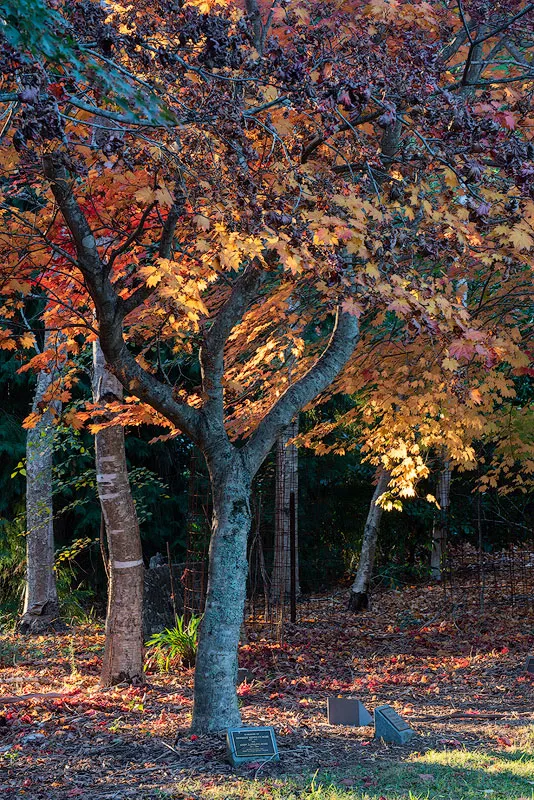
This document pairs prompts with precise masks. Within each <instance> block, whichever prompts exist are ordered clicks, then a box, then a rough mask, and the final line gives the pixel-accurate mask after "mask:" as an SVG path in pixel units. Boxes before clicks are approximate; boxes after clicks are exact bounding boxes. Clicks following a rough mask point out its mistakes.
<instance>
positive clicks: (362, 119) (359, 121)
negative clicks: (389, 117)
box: [300, 111, 382, 164]
mask: <svg viewBox="0 0 534 800" xmlns="http://www.w3.org/2000/svg"><path fill="white" fill-rule="evenodd" d="M381 114H382V111H375V112H374V113H372V114H364V115H360V116H358V117H356V118H355V119H353V120H351V121H350V122H349V121H347V122H345V123H341V124H339V125H336V128H335V130H334V132H333V133H332V134H331V135H334V134H335V133H341V131H348V130H350V129H351V128H353V127H355V126H356V125H364V124H365V123H366V122H372V121H373V120H375V119H378V117H380V116H381ZM329 138H330V137H329V136H325V135H324V134H322V133H318V134H317V135H316V136H314V137H313V139H311V140H310V141H309V142H308V144H307V145H305V147H304V148H303V150H302V155H301V157H300V160H301V163H302V164H305V163H306V161H307V160H308V158H309V157H310V156H311V154H312V153H313V152H314V151H315V150H317V148H318V147H320V145H322V144H324V142H326V140H327V139H329Z"/></svg>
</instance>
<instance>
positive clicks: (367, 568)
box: [348, 470, 390, 612]
mask: <svg viewBox="0 0 534 800" xmlns="http://www.w3.org/2000/svg"><path fill="white" fill-rule="evenodd" d="M389 478H390V475H389V472H387V471H385V470H381V471H380V474H379V475H378V480H377V483H376V486H375V490H374V492H373V497H372V499H371V504H370V506H369V512H368V514H367V519H366V521H365V528H364V530H363V539H362V549H361V553H360V561H359V563H358V570H357V572H356V577H355V579H354V583H353V584H352V586H351V589H350V595H349V604H348V609H349V611H354V612H358V611H361V610H362V609H365V608H368V606H369V589H370V586H371V578H372V576H373V567H374V563H375V552H376V542H377V539H378V531H379V529H380V520H381V519H382V507H381V506H377V504H376V501H377V500H378V498H379V497H380V495H381V494H383V493H384V492H385V490H386V487H387V485H388V483H389Z"/></svg>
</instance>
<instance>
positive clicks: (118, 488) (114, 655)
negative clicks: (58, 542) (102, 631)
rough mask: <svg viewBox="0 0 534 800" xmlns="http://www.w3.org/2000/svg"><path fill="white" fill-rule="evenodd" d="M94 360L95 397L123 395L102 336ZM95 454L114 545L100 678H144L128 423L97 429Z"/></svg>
mask: <svg viewBox="0 0 534 800" xmlns="http://www.w3.org/2000/svg"><path fill="white" fill-rule="evenodd" d="M93 366H94V376H93V396H94V400H95V402H98V403H103V404H105V403H106V402H112V401H114V400H120V399H122V386H121V384H120V383H119V382H118V381H117V379H116V378H115V377H114V376H113V375H112V374H111V373H110V372H109V371H108V370H107V369H106V364H105V360H104V355H103V353H102V350H101V348H100V344H99V342H98V341H97V342H95V343H94V345H93ZM104 413H105V412H104ZM106 420H107V421H109V415H106ZM95 454H96V480H97V487H98V497H99V500H100V504H101V507H102V514H103V517H104V523H105V528H106V534H107V541H108V549H109V586H108V608H107V616H106V643H105V648H104V659H103V664H102V673H101V676H100V684H101V686H114V685H115V684H117V683H122V682H124V681H126V682H128V683H142V682H143V573H144V567H143V553H142V548H141V537H140V535H139V525H138V522H137V514H136V512H135V505H134V502H133V499H132V494H131V491H130V483H129V480H128V470H127V466H126V454H125V449H124V429H123V428H122V427H121V426H120V425H115V426H113V427H109V428H104V429H103V430H101V431H99V432H98V433H97V434H96V435H95Z"/></svg>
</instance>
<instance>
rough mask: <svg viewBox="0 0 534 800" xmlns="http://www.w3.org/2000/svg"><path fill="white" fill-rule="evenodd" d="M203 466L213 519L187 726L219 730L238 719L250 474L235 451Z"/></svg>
mask: <svg viewBox="0 0 534 800" xmlns="http://www.w3.org/2000/svg"><path fill="white" fill-rule="evenodd" d="M208 461H209V459H208ZM208 466H209V470H210V477H211V486H212V494H213V523H212V537H211V544H210V554H209V575H208V590H207V594H206V606H205V610H204V617H203V619H202V623H201V633H200V638H199V648H198V653H197V659H196V668H195V705H194V710H193V723H192V731H193V732H195V731H196V732H202V733H206V732H209V731H221V730H223V729H225V728H228V727H232V726H236V725H239V724H240V721H241V717H240V713H239V708H238V704H237V695H236V681H237V648H238V644H239V635H240V629H241V624H242V622H243V613H244V607H245V593H246V578H247V572H248V561H247V538H248V534H249V530H250V524H251V511H250V486H251V477H250V475H248V474H247V472H246V470H245V468H244V467H243V464H242V460H241V457H240V456H239V454H234V455H230V454H228V455H227V457H226V458H220V457H219V459H218V460H217V463H213V462H211V463H208ZM214 687H216V689H214Z"/></svg>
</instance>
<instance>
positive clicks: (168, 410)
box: [44, 153, 200, 442]
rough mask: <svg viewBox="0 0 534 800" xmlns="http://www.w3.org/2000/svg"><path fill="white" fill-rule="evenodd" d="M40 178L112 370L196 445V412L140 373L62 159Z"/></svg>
mask: <svg viewBox="0 0 534 800" xmlns="http://www.w3.org/2000/svg"><path fill="white" fill-rule="evenodd" d="M44 174H45V177H46V178H47V179H48V180H49V181H50V184H51V188H52V192H53V194H54V197H55V199H56V202H57V204H58V206H59V209H60V211H61V213H62V214H63V217H64V219H65V222H66V223H67V226H68V228H69V230H70V232H71V235H72V238H73V239H74V243H75V246H76V254H77V257H78V268H79V269H80V271H81V273H82V275H83V277H84V281H85V285H86V287H87V290H88V292H89V294H90V295H91V298H92V299H93V302H94V304H95V309H96V315H97V318H98V324H99V338H100V344H101V347H102V351H103V353H104V355H105V357H106V361H107V363H108V365H109V367H110V369H111V370H112V372H113V374H114V375H115V376H116V377H117V378H118V380H119V381H120V382H121V383H122V385H123V386H124V388H125V389H126V390H127V391H129V392H131V393H132V394H134V395H135V396H136V397H138V398H139V399H140V400H142V401H143V402H145V403H148V404H149V405H151V406H152V408H154V409H155V410H156V411H158V412H159V413H160V414H163V415H164V416H165V417H166V418H167V419H169V420H171V422H173V423H174V424H175V425H176V426H177V427H178V428H180V430H182V431H184V432H185V433H187V435H188V436H189V437H190V438H191V439H192V440H193V441H194V442H197V441H198V438H199V433H200V413H199V412H198V411H197V410H196V409H195V408H192V407H191V406H188V405H187V404H185V403H179V402H177V401H176V400H175V399H174V397H173V392H172V388H171V387H169V386H166V385H165V384H164V383H161V382H160V381H158V380H157V379H156V378H154V376H153V375H151V374H150V373H149V372H147V371H146V370H145V369H143V368H142V367H141V366H140V364H139V363H138V362H137V360H136V358H135V356H134V355H133V354H132V353H131V352H130V351H129V350H128V348H127V346H126V342H125V341H124V335H123V330H122V321H123V318H124V313H125V312H124V306H123V304H121V302H120V298H119V296H118V295H117V292H116V290H115V287H114V286H113V284H112V283H111V281H110V280H109V276H108V274H107V271H106V268H105V265H104V263H103V262H102V260H101V258H100V254H99V252H98V248H97V245H96V240H95V237H94V236H93V233H92V231H91V228H90V226H89V223H88V221H87V219H86V217H85V215H84V213H83V211H82V209H81V208H80V206H79V204H78V202H77V200H76V198H75V196H74V192H73V190H72V183H71V181H70V179H69V175H68V172H67V169H66V166H65V160H64V158H63V156H62V154H60V153H52V154H50V155H47V156H45V158H44Z"/></svg>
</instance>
